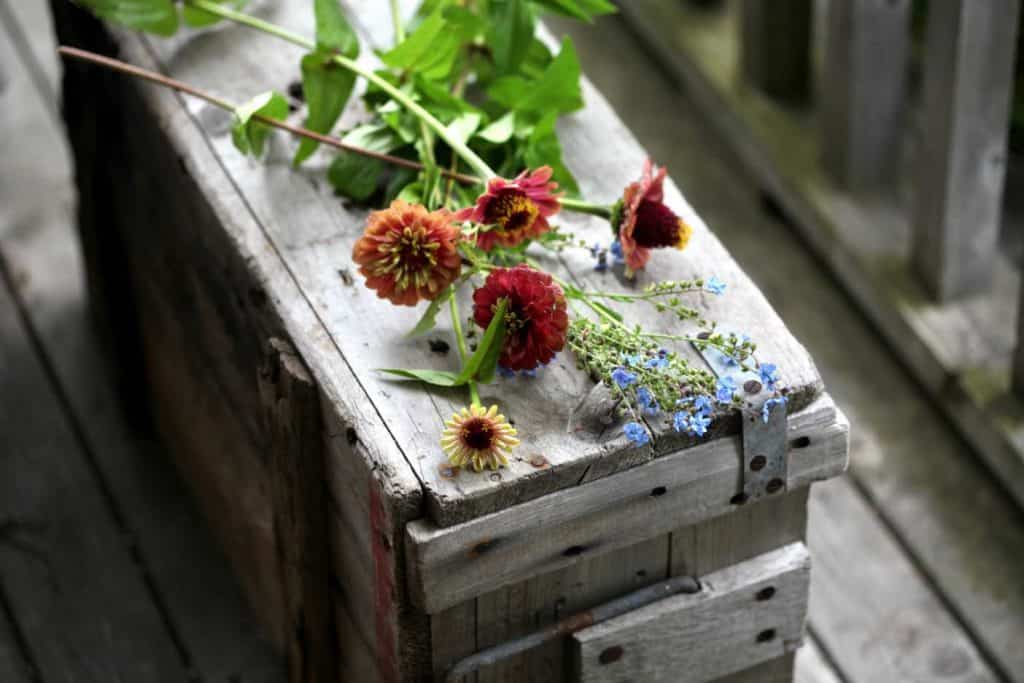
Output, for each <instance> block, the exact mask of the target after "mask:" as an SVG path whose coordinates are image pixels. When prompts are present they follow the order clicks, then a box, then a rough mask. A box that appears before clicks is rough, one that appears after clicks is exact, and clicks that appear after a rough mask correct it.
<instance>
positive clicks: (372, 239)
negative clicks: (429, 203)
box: [352, 199, 462, 306]
mask: <svg viewBox="0 0 1024 683" xmlns="http://www.w3.org/2000/svg"><path fill="white" fill-rule="evenodd" d="M459 235H460V231H459V228H458V227H457V226H455V225H453V224H452V214H451V212H450V211H446V210H443V209H442V210H438V211H427V210H426V208H424V207H422V206H420V205H418V204H407V203H405V202H403V201H402V200H400V199H396V200H395V201H393V202H391V206H390V207H389V208H387V209H384V210H383V211H374V212H373V213H371V214H370V218H369V220H367V222H366V230H365V231H364V232H363V236H362V237H360V238H359V241H357V242H356V244H355V246H354V247H353V248H352V260H354V261H355V262H356V263H358V264H359V266H360V267H359V272H360V273H362V274H363V276H364V277H365V278H366V286H367V287H369V288H370V289H374V290H377V296H379V297H380V298H382V299H388V300H390V301H391V303H393V304H395V305H398V306H415V305H416V303H417V302H419V301H420V300H421V299H427V300H432V299H436V298H437V296H438V295H439V294H440V293H441V292H442V291H444V289H445V288H446V287H447V286H448V285H450V284H451V283H452V282H453V281H454V280H455V278H457V277H458V276H459V271H460V269H461V268H462V258H461V257H460V256H459V251H458V242H459Z"/></svg>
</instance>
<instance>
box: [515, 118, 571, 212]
mask: <svg viewBox="0 0 1024 683" xmlns="http://www.w3.org/2000/svg"><path fill="white" fill-rule="evenodd" d="M557 120H558V114H557V113H555V112H551V113H549V114H547V115H546V116H545V117H544V118H542V119H541V120H540V122H538V123H537V125H536V126H534V128H533V132H532V133H530V137H529V139H528V140H527V141H526V147H525V149H524V150H523V161H524V162H525V166H526V167H527V168H538V167H540V166H550V167H551V169H552V171H553V173H552V178H553V179H554V180H555V181H556V182H557V183H558V186H559V189H562V190H565V191H566V192H568V193H569V194H570V195H577V194H579V186H578V185H577V184H576V179H575V178H574V177H573V175H572V173H571V172H570V171H569V169H568V168H567V167H566V165H565V162H563V161H562V145H561V143H559V142H558V135H557V134H556V132H555V122H556V121H557Z"/></svg>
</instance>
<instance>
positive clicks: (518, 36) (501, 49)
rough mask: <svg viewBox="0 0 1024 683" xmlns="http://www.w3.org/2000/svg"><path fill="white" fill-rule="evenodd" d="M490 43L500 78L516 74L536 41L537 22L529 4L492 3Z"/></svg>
mask: <svg viewBox="0 0 1024 683" xmlns="http://www.w3.org/2000/svg"><path fill="white" fill-rule="evenodd" d="M489 13H490V19H491V28H490V30H489V31H488V32H487V43H488V45H489V46H490V48H491V53H492V54H493V56H494V64H495V66H497V67H498V73H499V74H508V73H514V72H515V71H516V69H518V68H519V65H520V64H521V63H522V62H523V59H525V58H526V54H527V52H528V51H529V49H530V43H531V42H532V41H533V33H534V29H535V26H536V19H534V16H533V10H532V9H531V7H530V3H529V2H528V1H527V0H491V2H490V8H489Z"/></svg>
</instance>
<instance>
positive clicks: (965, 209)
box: [911, 0, 1020, 302]
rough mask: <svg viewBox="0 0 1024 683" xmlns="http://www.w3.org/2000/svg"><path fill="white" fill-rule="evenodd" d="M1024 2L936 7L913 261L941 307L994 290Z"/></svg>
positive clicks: (931, 13) (954, 0) (953, 0)
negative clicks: (1019, 23)
mask: <svg viewBox="0 0 1024 683" xmlns="http://www.w3.org/2000/svg"><path fill="white" fill-rule="evenodd" d="M1019 14H1020V0H991V1H990V2H972V1H971V0H966V1H965V0H949V2H940V3H935V4H934V5H929V7H928V27H927V34H926V36H925V55H924V64H923V70H924V92H923V99H922V116H923V123H922V128H921V131H920V136H921V144H919V145H918V150H917V153H918V158H917V161H916V163H917V173H916V177H915V180H916V182H915V184H914V197H915V202H914V205H913V214H912V216H911V222H912V224H913V228H914V242H913V261H914V265H915V266H916V267H917V271H918V273H919V275H920V276H921V277H923V279H924V283H925V286H926V287H927V288H928V290H929V293H930V294H931V295H932V296H934V297H935V299H937V300H938V301H940V302H945V301H949V300H952V299H954V298H959V297H964V296H967V295H969V294H975V293H978V292H984V291H987V290H988V288H989V287H990V286H991V283H992V271H993V268H992V265H993V263H994V262H995V252H996V244H997V242H998V239H999V226H1000V222H1001V221H1000V216H1001V213H1002V198H1003V181H1004V177H1005V174H1006V160H1007V154H1008V152H1007V148H1006V140H1007V135H1008V130H1009V118H1010V103H1011V99H1012V97H1013V83H1014V61H1013V60H1014V53H1015V52H1016V46H1017V17H1018V15H1019Z"/></svg>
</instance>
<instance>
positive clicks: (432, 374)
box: [380, 368, 467, 387]
mask: <svg viewBox="0 0 1024 683" xmlns="http://www.w3.org/2000/svg"><path fill="white" fill-rule="evenodd" d="M380 371H381V372H386V373H388V374H389V375H395V376H397V377H404V378H405V379H418V380H419V381H421V382H426V383H427V384H433V385H434V386H436V387H457V386H461V385H463V384H465V383H466V382H467V380H465V379H462V377H461V376H460V375H457V374H456V373H454V372H448V371H447V370H408V369H406V368H380Z"/></svg>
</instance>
